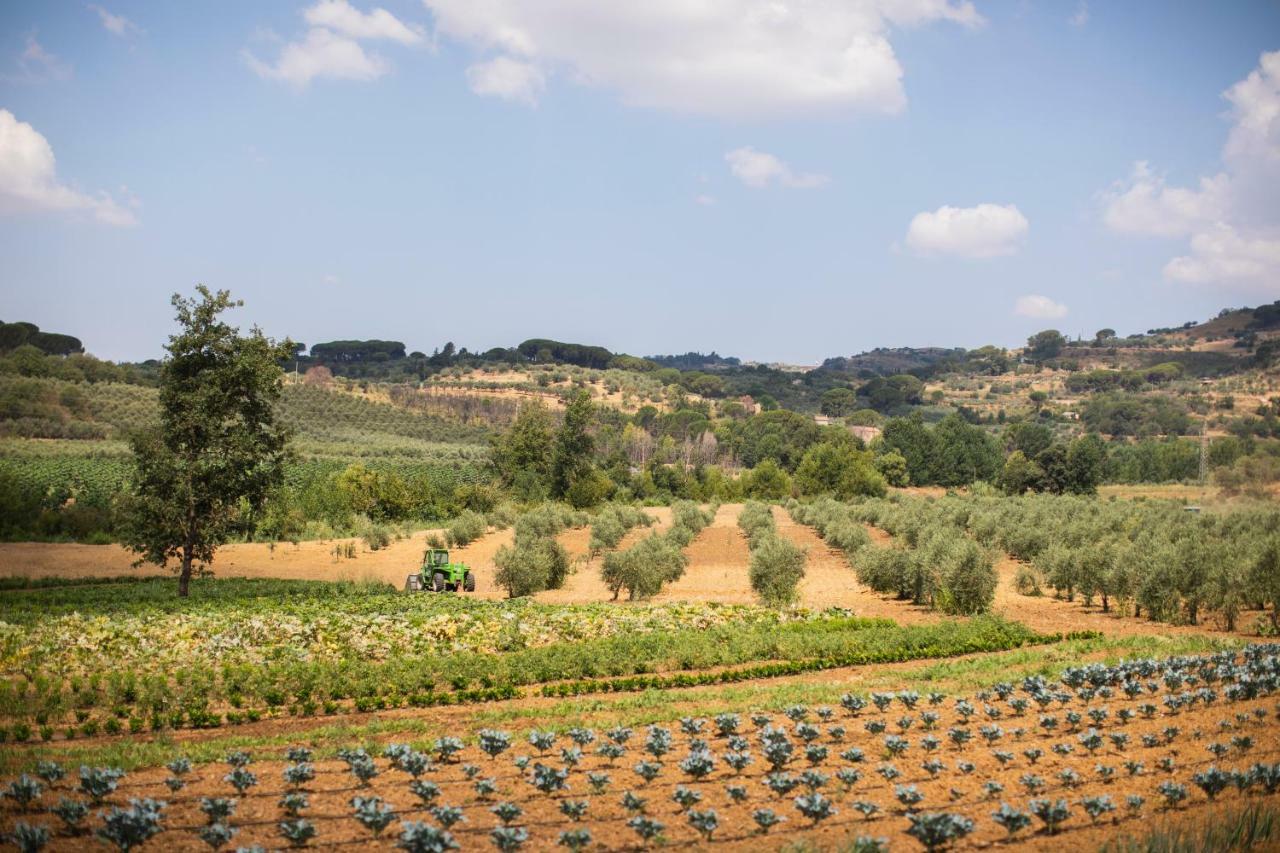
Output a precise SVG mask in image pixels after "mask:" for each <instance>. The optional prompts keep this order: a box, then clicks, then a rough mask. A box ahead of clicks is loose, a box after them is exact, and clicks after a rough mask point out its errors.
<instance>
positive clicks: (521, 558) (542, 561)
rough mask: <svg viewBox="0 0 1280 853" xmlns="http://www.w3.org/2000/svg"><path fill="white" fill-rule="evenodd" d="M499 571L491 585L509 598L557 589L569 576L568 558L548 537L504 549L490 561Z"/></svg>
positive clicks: (527, 540)
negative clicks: (495, 586) (498, 588)
mask: <svg viewBox="0 0 1280 853" xmlns="http://www.w3.org/2000/svg"><path fill="white" fill-rule="evenodd" d="M493 562H494V565H495V566H497V567H498V571H497V574H496V575H494V582H495V583H497V584H498V586H500V587H502V588H503V589H505V590H506V591H507V596H508V597H509V598H518V597H520V596H523V595H533V594H534V593H536V592H541V591H542V590H544V589H558V588H559V587H561V586H563V585H564V579H565V576H566V575H568V573H569V555H568V554H567V553H566V552H565V550H564V547H563V546H562V545H561V544H560V543H559V542H557V541H556V540H555V539H553V538H551V537H536V538H532V539H525V540H524V541H521V540H519V539H517V541H516V542H515V543H514V544H512V545H510V546H507V545H504V546H502V547H501V548H499V549H498V553H497V554H495V555H494V558H493Z"/></svg>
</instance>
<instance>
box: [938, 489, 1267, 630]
mask: <svg viewBox="0 0 1280 853" xmlns="http://www.w3.org/2000/svg"><path fill="white" fill-rule="evenodd" d="M948 500H949V501H961V500H965V502H967V503H968V504H969V505H970V507H971V509H970V512H969V514H968V519H967V526H968V527H969V528H970V529H971V530H972V532H973V535H974V537H975V538H977V539H978V540H979V541H984V542H988V543H990V544H991V545H993V546H997V547H1000V548H1003V549H1004V550H1006V551H1008V552H1009V553H1010V554H1012V555H1013V556H1014V557H1016V558H1018V559H1020V560H1023V561H1025V562H1027V563H1028V564H1029V567H1030V575H1029V576H1028V577H1027V581H1026V587H1025V589H1024V591H1027V592H1034V591H1035V587H1036V586H1038V585H1039V584H1044V585H1046V586H1048V587H1050V588H1051V589H1053V590H1054V592H1055V593H1056V594H1057V595H1058V596H1059V597H1062V598H1066V599H1068V600H1074V599H1075V598H1076V597H1077V596H1079V597H1080V598H1081V599H1082V600H1083V601H1084V602H1085V603H1086V604H1088V605H1092V604H1094V603H1097V604H1099V605H1100V606H1101V607H1102V609H1103V610H1104V611H1111V610H1116V611H1119V612H1121V613H1124V614H1132V615H1134V616H1145V617H1147V618H1150V619H1154V620H1157V621H1161V622H1173V623H1187V624H1193V625H1194V624H1198V623H1199V622H1200V621H1202V620H1203V619H1204V618H1205V614H1206V613H1210V614H1212V615H1213V616H1214V617H1215V618H1216V619H1217V621H1218V622H1219V623H1220V624H1221V625H1222V626H1223V627H1224V628H1226V629H1227V630H1235V628H1236V625H1237V622H1238V620H1239V619H1240V616H1241V614H1242V613H1243V612H1244V611H1246V610H1265V611H1267V618H1266V624H1265V625H1264V627H1266V626H1267V625H1269V629H1270V631H1275V630H1276V629H1277V628H1278V627H1280V571H1277V567H1280V511H1276V510H1271V509H1246V510H1238V511H1235V512H1230V513H1213V514H1203V515H1200V514H1191V513H1188V512H1186V511H1185V510H1184V509H1183V508H1182V507H1181V506H1179V505H1176V504H1173V503H1169V502H1152V501H1142V502H1137V501H1109V502H1105V503H1104V502H1098V501H1094V500H1088V499H1082V498H1071V497H1049V496H1038V497H1028V498H1023V499H1019V500H1014V501H1009V500H993V499H989V498H970V499H958V498H957V499H948Z"/></svg>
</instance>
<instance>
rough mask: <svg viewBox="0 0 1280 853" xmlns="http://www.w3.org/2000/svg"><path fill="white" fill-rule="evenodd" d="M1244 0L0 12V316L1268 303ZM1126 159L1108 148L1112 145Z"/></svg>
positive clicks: (686, 335)
mask: <svg viewBox="0 0 1280 853" xmlns="http://www.w3.org/2000/svg"><path fill="white" fill-rule="evenodd" d="M1277 51H1280V4H1277V3H1275V2H1259V3H1244V2H1240V3H1227V4H1217V3H1207V2H1206V3H1161V4H1140V3H1101V2H1096V0H1095V2H1093V3H1090V4H1084V3H1080V2H1076V0H1069V2H1061V3H1052V2H1041V3H1031V2H986V0H974V2H973V3H972V4H969V3H963V2H955V0H952V2H951V3H947V2H945V1H944V0H862V2H855V3H851V2H836V1H835V0H808V2H798V0H796V2H791V0H769V2H766V0H706V2H703V3H699V4H693V3H689V2H688V0H646V2H645V3H643V4H640V3H636V4H631V3H627V2H618V3H599V2H597V0H486V2H478V0H380V3H379V5H376V6H375V5H373V4H371V3H364V2H356V0H351V2H350V3H348V2H346V0H312V2H305V0H304V2H296V3H287V2H275V3H269V4H268V3H258V2H219V3H197V2H191V3H144V2H128V1H127V0H103V2H102V5H96V4H87V5H86V4H84V3H78V2H66V3H64V2H49V1H48V0H46V2H20V0H19V2H14V0H9V2H6V3H4V4H3V5H0V259H2V260H0V293H2V294H3V300H0V319H4V320H16V319H25V320H31V321H33V322H36V323H38V324H40V325H41V327H43V328H47V329H50V330H56V331H62V332H67V333H71V334H76V335H79V336H80V337H82V338H83V339H84V340H85V342H86V344H87V346H88V347H89V349H90V351H92V352H94V353H96V354H98V355H101V356H105V357H110V358H130V359H136V358H146V357H153V356H156V355H158V354H159V353H160V348H161V346H162V345H163V342H164V339H165V336H166V335H167V334H168V333H169V332H170V331H171V311H170V308H169V305H168V296H169V295H170V294H171V293H173V292H174V291H183V292H189V291H190V290H191V288H192V287H193V286H194V285H195V283H197V282H204V283H206V284H208V285H210V286H213V287H223V288H228V289H230V290H231V291H232V292H233V293H234V294H235V295H236V296H238V297H241V298H243V299H244V300H245V302H246V305H247V307H246V309H245V310H244V311H241V312H239V313H238V317H239V319H240V320H241V322H243V323H244V324H246V325H248V324H252V323H257V324H259V325H260V326H262V327H263V328H264V329H265V330H266V331H267V332H268V333H269V334H272V335H275V336H281V337H283V336H285V335H289V336H292V337H293V338H294V339H296V340H302V341H305V342H307V343H312V342H316V341H321V340H330V339H334V338H350V337H379V338H391V339H396V340H403V341H405V342H406V343H407V344H408V345H409V346H410V348H412V349H424V350H426V351H430V350H431V349H432V348H433V347H435V346H437V345H440V344H442V343H443V342H444V341H446V340H453V341H455V342H456V343H457V344H458V345H460V346H468V347H472V348H482V349H483V348H488V347H491V346H498V345H513V344H515V343H518V342H519V341H520V340H523V339H525V338H528V337H553V338H559V339H564V340H574V341H581V342H585V343H593V344H601V345H604V346H607V347H610V348H611V349H614V350H617V351H626V352H632V353H635V354H649V353H659V352H683V351H686V350H690V349H700V350H704V351H706V350H711V349H715V350H718V351H719V352H721V353H726V354H734V355H739V356H741V357H743V358H748V359H756V360H781V361H788V362H795V363H816V362H817V361H819V360H821V359H822V358H824V357H827V356H833V355H844V354H849V353H853V352H858V351H861V350H864V349H868V348H871V347H876V346H906V345H914V346H924V345H946V346H978V345H982V344H985V343H996V344H999V345H1004V346H1013V345H1018V344H1020V343H1021V342H1022V341H1023V340H1025V338H1026V336H1027V335H1028V334H1029V333H1031V332H1034V331H1036V330H1038V329H1041V328H1046V327H1057V328H1060V329H1062V330H1063V331H1064V332H1067V333H1069V334H1073V335H1074V334H1076V333H1083V334H1086V335H1091V334H1092V333H1093V332H1094V331H1095V330H1096V329H1098V328H1100V327H1103V326H1110V327H1113V328H1116V329H1117V330H1119V331H1120V332H1122V333H1125V332H1134V331H1143V330H1145V329H1147V328H1149V327H1152V326H1158V325H1169V324H1176V323H1181V322H1183V321H1185V320H1189V319H1198V318H1204V317H1207V316H1210V315H1212V314H1213V313H1216V311H1217V310H1218V309H1219V308H1222V307H1224V306H1233V305H1243V304H1250V305H1252V304H1258V303H1261V302H1269V301H1272V300H1274V299H1276V298H1280V53H1276V52H1277ZM1139 164H1145V165H1139Z"/></svg>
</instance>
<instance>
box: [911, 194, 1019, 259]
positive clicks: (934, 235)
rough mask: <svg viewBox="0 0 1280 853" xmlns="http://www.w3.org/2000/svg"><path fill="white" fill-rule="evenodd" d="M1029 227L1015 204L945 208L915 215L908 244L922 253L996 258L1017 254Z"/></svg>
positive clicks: (948, 206)
mask: <svg viewBox="0 0 1280 853" xmlns="http://www.w3.org/2000/svg"><path fill="white" fill-rule="evenodd" d="M1028 228H1029V225H1028V223H1027V218H1026V217H1025V216H1023V215H1022V211H1020V210H1018V208H1017V207H1016V206H1015V205H1012V204H1007V205H1000V204H980V205H978V206H976V207H951V206H950V205H943V206H942V207H940V208H938V209H937V210H935V211H925V212H923V213H917V214H916V215H915V217H914V218H913V219H912V220H911V225H910V227H909V228H908V229H907V245H908V246H910V247H911V248H912V249H914V250H915V251H917V252H920V253H921V254H935V253H937V254H949V255H959V256H961V257H965V258H994V257H997V256H1000V255H1011V254H1013V253H1014V252H1015V251H1017V249H1018V244H1019V243H1020V242H1021V241H1022V239H1023V238H1024V237H1025V236H1026V235H1027V230H1028Z"/></svg>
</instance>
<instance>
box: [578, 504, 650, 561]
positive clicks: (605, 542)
mask: <svg viewBox="0 0 1280 853" xmlns="http://www.w3.org/2000/svg"><path fill="white" fill-rule="evenodd" d="M651 524H653V517H652V516H651V515H649V514H648V513H647V512H645V511H644V510H643V509H641V508H640V507H637V506H632V505H630V504H618V503H615V504H609V505H608V506H606V507H605V508H604V509H602V510H600V512H599V513H598V514H597V515H596V517H595V520H594V521H592V522H591V541H590V543H589V548H590V551H591V556H593V557H594V556H596V555H598V554H602V553H604V552H605V551H612V550H613V549H614V548H617V547H618V543H619V542H621V541H622V537H624V536H626V535H627V532H628V531H630V530H631V529H632V528H634V527H648V526H650V525H651Z"/></svg>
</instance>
